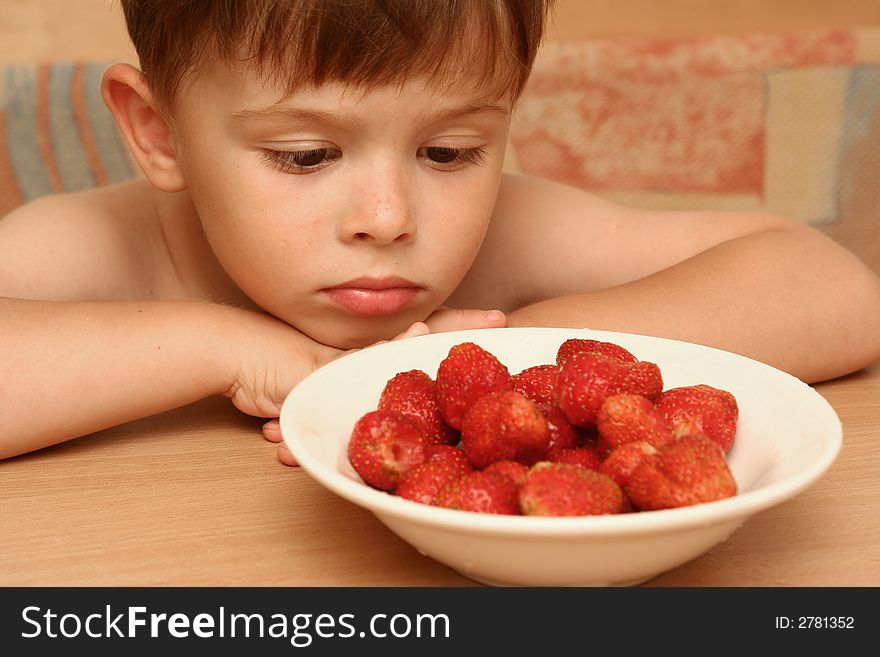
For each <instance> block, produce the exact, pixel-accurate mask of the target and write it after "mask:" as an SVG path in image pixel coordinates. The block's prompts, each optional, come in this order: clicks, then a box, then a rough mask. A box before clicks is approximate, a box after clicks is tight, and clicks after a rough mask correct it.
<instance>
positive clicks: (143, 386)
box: [0, 299, 239, 458]
mask: <svg viewBox="0 0 880 657" xmlns="http://www.w3.org/2000/svg"><path fill="white" fill-rule="evenodd" d="M236 312H239V311H236V310H235V309H232V308H226V307H223V306H218V305H214V304H203V303H190V302H146V303H56V302H42V301H25V300H17V299H0V363H2V372H0V374H2V378H0V409H2V410H0V458H4V457H8V456H13V455H16V454H20V453H24V452H27V451H31V450H34V449H38V448H41V447H45V446H47V445H51V444H55V443H58V442H61V441H64V440H67V439H69V438H73V437H76V436H81V435H84V434H87V433H91V432H93V431H97V430H99V429H103V428H106V427H109V426H113V425H116V424H120V423H123V422H126V421H129V420H133V419H136V418H140V417H145V416H148V415H152V414H154V413H158V412H161V411H164V410H168V409H171V408H176V407H178V406H183V405H185V404H188V403H191V402H193V401H196V400H198V399H201V398H204V397H207V396H210V395H212V394H217V393H222V392H224V391H225V387H228V386H229V385H230V384H231V381H232V377H233V376H234V373H233V372H232V369H231V366H230V362H229V360H228V359H225V358H224V353H225V351H224V347H225V346H226V345H224V339H223V336H224V332H228V323H229V322H230V321H232V320H233V319H234V317H233V314H234V313H236ZM224 386H225V387H224Z"/></svg>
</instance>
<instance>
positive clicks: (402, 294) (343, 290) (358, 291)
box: [322, 276, 422, 316]
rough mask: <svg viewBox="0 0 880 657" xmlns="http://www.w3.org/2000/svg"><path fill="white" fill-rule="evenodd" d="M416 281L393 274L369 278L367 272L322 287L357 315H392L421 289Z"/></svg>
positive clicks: (332, 297) (339, 304)
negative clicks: (333, 284) (348, 279)
mask: <svg viewBox="0 0 880 657" xmlns="http://www.w3.org/2000/svg"><path fill="white" fill-rule="evenodd" d="M421 289H422V288H421V287H419V286H418V285H416V284H415V283H413V282H411V281H408V280H406V279H405V278H400V277H399V276H390V277H387V278H370V277H367V276H364V277H361V278H356V279H354V280H351V281H347V282H345V283H342V284H340V285H335V286H333V287H328V288H324V289H323V290H322V291H323V292H325V293H326V294H327V296H329V297H330V300H331V301H333V302H334V303H335V304H337V305H338V306H341V307H343V308H345V309H346V310H348V311H350V312H353V313H355V314H357V315H364V316H379V315H392V314H394V313H396V312H399V311H400V310H403V308H405V307H406V306H407V305H409V303H410V302H411V301H412V300H413V299H414V298H415V297H416V295H417V294H418V293H419V292H420V291H421Z"/></svg>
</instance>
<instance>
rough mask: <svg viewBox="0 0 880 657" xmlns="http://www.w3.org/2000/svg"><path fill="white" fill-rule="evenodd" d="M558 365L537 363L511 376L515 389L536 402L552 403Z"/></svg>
mask: <svg viewBox="0 0 880 657" xmlns="http://www.w3.org/2000/svg"><path fill="white" fill-rule="evenodd" d="M558 371H559V368H558V367H557V366H556V365H535V366H534V367H529V368H527V369H524V370H523V371H522V372H520V373H519V374H515V375H513V377H511V382H512V384H513V389H514V390H516V391H517V392H519V393H521V394H522V395H523V396H524V397H525V398H526V399H531V400H532V401H533V402H535V403H536V404H552V403H553V388H554V386H555V385H556V374H557V372H558Z"/></svg>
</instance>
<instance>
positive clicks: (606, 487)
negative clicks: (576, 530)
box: [519, 462, 624, 516]
mask: <svg viewBox="0 0 880 657" xmlns="http://www.w3.org/2000/svg"><path fill="white" fill-rule="evenodd" d="M519 502H520V507H521V509H522V512H523V513H524V514H526V515H531V516H587V515H603V514H609V513H619V512H620V511H621V510H622V509H623V504H624V497H623V492H622V491H621V490H620V486H618V485H617V484H615V483H614V481H612V480H611V479H610V478H608V477H606V476H605V475H603V474H599V473H598V472H595V471H594V470H585V469H584V468H579V467H577V466H574V465H568V464H566V463H547V462H541V463H538V464H536V465H534V466H532V469H531V470H530V471H529V476H528V477H527V478H526V483H525V484H523V486H522V488H520V491H519Z"/></svg>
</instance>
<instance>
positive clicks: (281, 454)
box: [277, 443, 299, 466]
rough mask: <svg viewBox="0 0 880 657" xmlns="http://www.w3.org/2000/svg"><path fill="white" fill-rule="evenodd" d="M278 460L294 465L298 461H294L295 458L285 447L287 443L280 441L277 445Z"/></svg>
mask: <svg viewBox="0 0 880 657" xmlns="http://www.w3.org/2000/svg"><path fill="white" fill-rule="evenodd" d="M277 453H278V460H279V461H281V462H282V463H283V464H284V465H289V466H296V465H299V463H297V462H296V459H295V458H293V454H291V453H290V450H289V449H287V445H285V444H284V443H281V444H280V445H278V451H277Z"/></svg>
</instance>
